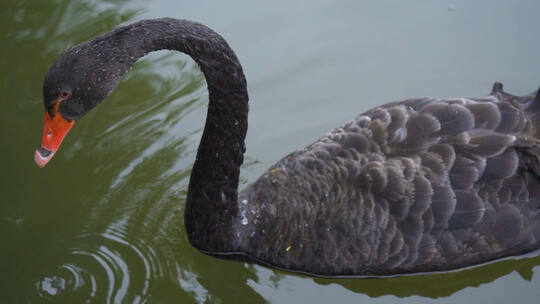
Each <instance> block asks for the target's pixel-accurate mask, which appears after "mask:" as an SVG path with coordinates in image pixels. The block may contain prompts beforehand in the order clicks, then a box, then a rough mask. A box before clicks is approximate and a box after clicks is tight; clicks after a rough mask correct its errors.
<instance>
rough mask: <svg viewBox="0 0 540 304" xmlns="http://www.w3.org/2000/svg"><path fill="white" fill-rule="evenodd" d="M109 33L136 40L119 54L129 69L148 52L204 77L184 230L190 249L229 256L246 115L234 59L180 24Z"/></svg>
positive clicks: (154, 23)
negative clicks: (185, 61) (205, 98)
mask: <svg viewBox="0 0 540 304" xmlns="http://www.w3.org/2000/svg"><path fill="white" fill-rule="evenodd" d="M114 32H117V33H116V36H117V37H120V38H117V39H118V40H122V39H126V40H128V39H131V40H132V41H133V40H135V39H136V40H137V42H136V43H135V45H136V47H135V48H131V49H129V50H128V49H126V50H125V52H127V53H128V57H129V58H128V59H126V60H128V61H132V62H130V63H129V65H131V64H133V63H134V62H135V61H136V60H137V59H138V58H139V57H142V56H144V55H145V54H147V53H149V52H152V51H157V50H163V49H167V50H177V51H180V52H183V53H186V54H188V55H190V56H191V57H192V58H193V59H194V60H195V61H196V62H197V63H198V65H199V66H200V68H201V71H202V72H203V73H204V76H205V77H206V82H207V85H208V92H209V105H208V113H207V117H206V124H205V126H204V131H203V135H202V139H201V142H200V145H199V150H198V152H197V158H196V160H195V164H194V166H193V170H192V173H191V179H190V182H189V190H188V197H187V205H186V213H185V224H186V229H187V233H188V236H189V239H190V241H191V242H192V244H193V245H194V246H195V247H197V248H199V249H202V250H205V251H209V252H228V251H232V250H234V248H231V246H232V245H231V244H230V242H231V240H233V239H234V236H233V232H232V227H233V226H234V225H233V223H232V221H234V218H236V216H235V215H236V210H237V208H236V207H237V189H238V178H239V172H240V165H241V164H242V162H243V153H244V150H245V146H244V138H245V136H246V131H247V113H248V94H247V87H246V80H245V77H244V73H243V71H242V67H241V66H240V63H239V62H238V59H237V58H236V55H235V54H234V52H233V51H232V49H231V48H230V47H229V46H228V45H227V43H226V42H225V40H224V39H223V38H222V37H221V36H220V35H219V34H217V33H215V32H214V31H212V30H211V29H209V28H208V27H206V26H204V25H201V24H198V23H194V22H190V21H185V20H175V19H167V18H164V19H155V20H144V21H141V22H138V23H134V24H132V25H130V26H128V27H125V28H120V29H118V30H116V31H113V32H112V33H111V35H115V33H114ZM120 46H121V45H120Z"/></svg>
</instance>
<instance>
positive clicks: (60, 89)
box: [34, 41, 129, 167]
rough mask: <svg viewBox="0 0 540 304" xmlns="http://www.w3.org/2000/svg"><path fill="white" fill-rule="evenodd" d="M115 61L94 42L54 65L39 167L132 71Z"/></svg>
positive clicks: (45, 91) (37, 157) (46, 90)
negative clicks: (76, 125)
mask: <svg viewBox="0 0 540 304" xmlns="http://www.w3.org/2000/svg"><path fill="white" fill-rule="evenodd" d="M113 59H114V57H113V56H111V52H108V53H107V52H106V50H103V51H101V50H100V48H99V47H97V48H96V47H95V41H91V42H90V43H83V44H81V45H78V46H75V47H73V48H71V49H69V50H67V51H66V52H65V53H63V54H62V55H61V56H60V57H59V58H58V60H57V61H56V62H55V63H54V64H53V65H52V66H51V68H50V69H49V72H48V73H47V76H46V77H45V80H44V82H43V102H44V105H45V117H44V120H43V134H42V137H41V144H40V146H39V147H38V148H37V149H36V151H35V153H34V160H35V161H36V164H37V165H38V166H40V167H43V166H45V165H46V164H47V163H48V162H49V161H50V160H51V159H52V157H53V155H54V154H55V153H56V151H57V150H58V148H59V147H60V144H61V143H62V141H63V139H64V137H65V136H66V135H67V133H68V132H69V130H70V129H71V128H72V127H73V125H74V124H75V121H77V120H79V119H80V118H82V117H83V116H84V115H85V114H86V113H88V112H89V111H90V110H91V109H92V108H94V107H95V106H96V105H98V104H99V103H100V102H101V101H103V100H104V99H105V98H106V97H107V96H108V95H109V94H110V92H111V91H112V90H113V89H114V87H115V86H116V84H117V83H118V81H119V80H120V78H121V76H122V75H123V74H124V73H125V71H126V70H127V69H128V68H129V67H126V65H127V64H128V63H127V62H123V61H122V60H118V61H116V62H115V61H114V60H113Z"/></svg>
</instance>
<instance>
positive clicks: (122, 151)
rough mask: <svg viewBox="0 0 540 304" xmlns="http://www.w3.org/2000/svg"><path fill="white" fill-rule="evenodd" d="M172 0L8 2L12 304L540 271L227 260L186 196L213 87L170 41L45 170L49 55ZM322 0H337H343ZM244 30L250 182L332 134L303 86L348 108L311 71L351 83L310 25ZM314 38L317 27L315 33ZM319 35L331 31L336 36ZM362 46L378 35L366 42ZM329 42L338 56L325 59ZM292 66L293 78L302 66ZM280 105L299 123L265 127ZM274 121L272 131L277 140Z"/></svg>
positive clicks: (526, 266) (461, 285)
mask: <svg viewBox="0 0 540 304" xmlns="http://www.w3.org/2000/svg"><path fill="white" fill-rule="evenodd" d="M165 2H166V1H161V0H160V1H157V0H156V1H155V2H152V3H154V4H155V5H156V8H155V7H152V6H151V5H148V4H145V3H139V2H136V1H130V2H127V3H126V2H125V1H113V0H111V1H61V0H56V1H44V2H37V1H19V2H17V3H12V4H11V3H10V4H7V3H6V2H2V3H1V4H0V6H1V7H0V8H1V9H0V14H2V18H0V23H1V25H2V28H3V29H4V32H5V33H6V34H5V36H4V39H5V41H2V47H0V60H1V61H2V66H3V67H4V70H5V71H8V73H4V75H3V76H0V77H2V79H1V81H0V86H1V88H2V89H1V90H0V94H2V95H1V98H0V104H1V105H4V107H3V109H4V110H2V111H0V121H2V128H0V143H1V144H2V147H1V148H2V149H0V159H1V160H2V162H1V163H0V169H1V170H2V172H3V173H4V174H3V175H2V176H0V179H1V181H0V193H2V194H3V201H2V204H0V238H1V239H2V240H3V241H2V242H0V244H1V245H0V246H1V247H0V274H2V275H0V295H1V296H3V298H1V299H0V302H4V301H5V302H6V303H44V302H45V303H147V302H150V303H156V302H157V303H171V302H205V301H206V302H210V303H214V302H221V303H241V302H245V303H265V302H279V303H283V302H294V301H296V302H298V301H297V300H298V295H302V294H310V293H312V294H313V296H312V299H311V302H324V301H325V300H326V299H327V298H325V297H324V296H322V295H321V294H317V292H319V293H324V294H326V295H327V296H328V297H331V298H336V299H340V298H343V299H346V298H347V297H348V296H351V294H352V298H353V299H355V300H358V301H360V300H366V301H367V300H374V301H375V300H377V299H379V298H382V301H383V302H385V303H387V302H389V299H388V298H385V297H384V296H386V295H392V296H395V297H407V298H411V301H412V302H418V299H417V298H414V296H415V295H419V296H422V297H428V298H441V297H448V296H450V295H453V294H456V293H458V292H459V291H462V290H464V289H466V288H467V287H472V286H482V285H483V286H487V285H490V284H486V283H491V282H494V281H496V280H497V279H498V278H503V277H508V274H511V273H513V272H518V273H519V274H520V276H521V278H519V279H518V280H519V282H522V281H524V280H525V281H531V280H532V281H533V282H535V281H534V280H535V279H536V280H538V279H537V278H534V277H533V272H534V270H533V269H534V268H535V267H536V266H538V265H540V258H539V257H536V258H520V259H516V260H506V261H502V262H497V263H493V264H489V265H486V266H482V267H478V268H473V269H467V270H463V271H458V272H451V273H442V274H435V275H422V276H411V277H397V278H388V279H367V280H366V279H364V280H352V279H345V280H329V279H319V278H317V279H313V278H308V277H304V276H300V275H293V274H289V273H285V272H281V271H274V270H270V269H268V268H265V267H261V266H256V265H251V264H243V263H238V262H231V261H223V260H218V259H215V258H211V257H208V256H205V255H203V254H201V253H199V252H197V251H196V250H194V249H193V248H192V247H191V246H190V245H189V243H188V241H187V239H186V237H185V233H184V224H183V208H184V203H185V197H186V189H187V185H188V182H189V175H190V172H191V165H192V163H193V160H194V157H195V151H196V148H197V145H198V141H199V137H200V135H201V129H202V126H203V123H202V119H203V118H204V116H205V109H206V103H207V99H208V94H207V90H206V83H205V81H204V78H203V76H202V74H201V73H200V71H199V70H198V68H197V66H196V65H195V63H193V61H191V60H190V59H189V58H187V57H186V56H183V55H179V54H172V53H170V52H156V53H153V54H151V55H150V56H148V57H146V58H144V59H143V60H141V61H140V62H138V63H137V64H136V66H135V68H134V69H133V70H132V71H131V72H130V73H128V74H127V75H126V77H125V78H124V79H123V81H122V82H121V83H120V85H119V86H118V88H117V89H116V90H115V91H114V93H113V94H112V95H111V96H110V97H109V98H108V100H107V102H105V103H103V104H102V105H100V106H99V107H98V108H96V109H95V110H93V111H92V112H91V113H90V114H88V115H87V116H85V117H84V119H82V120H81V121H80V122H78V123H77V124H76V126H75V127H74V128H73V130H72V131H71V133H70V134H69V135H68V137H67V138H66V140H65V142H64V144H63V146H62V148H61V151H60V152H59V153H58V154H57V155H56V156H55V159H54V160H53V161H52V162H51V164H50V165H49V166H48V167H47V168H46V169H44V170H38V169H37V168H35V165H34V164H33V162H32V153H33V150H34V148H35V146H36V145H37V144H38V141H39V136H40V134H41V133H40V132H41V129H40V128H41V119H42V103H41V81H42V79H43V76H44V75H45V73H46V71H47V69H48V67H49V65H50V64H51V63H52V62H53V61H54V60H55V59H56V58H57V56H58V55H59V54H60V53H61V52H62V51H63V50H64V49H65V48H67V47H69V46H71V45H73V44H75V43H78V42H81V41H84V40H86V39H88V38H90V37H92V36H94V35H96V34H98V33H101V32H104V31H106V30H109V29H112V28H114V27H115V26H117V25H118V24H121V23H123V22H126V21H128V20H134V19H140V18H141V16H146V15H144V14H146V13H144V12H145V11H147V10H149V11H150V12H153V11H154V10H157V7H159V5H158V4H161V5H164V6H166V5H165ZM320 2H321V3H325V5H330V4H328V3H330V2H331V1H329V2H328V3H326V2H325V1H320ZM171 3H173V2H171ZM168 5H172V4H168ZM174 5H176V4H174ZM216 5H218V4H216ZM220 5H224V4H220ZM235 5H239V7H248V8H250V7H251V6H253V5H254V4H250V3H249V2H248V1H246V2H244V3H240V4H235ZM304 5H307V4H303V5H302V7H296V6H293V7H292V8H291V9H293V11H294V12H295V13H294V14H293V13H291V12H289V13H288V14H291V15H295V14H300V12H303V11H304V10H305V9H304ZM314 5H319V2H317V4H314ZM185 6H186V7H183V9H185V11H186V12H191V15H190V16H195V17H192V18H196V16H198V15H197V13H196V12H197V10H198V9H201V8H200V7H199V6H194V7H189V5H187V4H186V5H185ZM462 6H463V4H462V3H461V4H460V3H459V2H452V3H450V4H444V5H443V6H442V8H443V12H444V13H445V14H448V13H452V14H457V13H458V11H457V10H459V9H460V8H461V7H462ZM239 7H233V8H234V9H233V8H230V7H229V6H227V8H224V10H225V9H228V10H230V11H227V12H229V13H230V14H237V15H233V17H234V16H236V17H238V19H241V18H242V16H244V15H242V13H240V11H241V10H240V9H237V8H239ZM321 7H322V6H321ZM323 8H324V7H323ZM319 9H320V12H319V14H320V15H317V17H316V18H317V19H316V20H315V21H318V20H319V19H323V20H327V19H324V18H330V17H328V16H327V15H326V12H328V13H329V14H330V15H333V14H338V12H342V11H343V10H342V9H341V10H337V9H333V10H327V9H321V8H319ZM212 11H219V10H212ZM263 11H264V12H263ZM209 14H213V13H209ZM253 14H260V15H264V16H266V19H265V24H267V25H266V26H268V28H279V29H280V28H282V27H283V24H281V23H280V22H284V21H283V20H281V19H279V18H277V17H276V18H274V17H275V16H282V15H281V10H280V9H278V8H276V7H274V6H269V7H266V8H264V9H259V10H258V11H257V10H255V11H254V13H253ZM172 16H176V17H182V15H172ZM203 16H204V15H203ZM211 16H212V18H209V20H206V21H210V22H212V20H216V22H217V23H218V24H219V22H223V21H219V20H224V19H223V18H225V17H227V16H228V15H227V16H221V17H219V16H214V15H211ZM214 17H215V18H214ZM218 17H219V18H221V19H219V18H218ZM255 17H257V16H252V15H249V18H248V17H245V16H244V18H246V19H248V20H250V22H254V21H253V18H255ZM270 17H272V18H270ZM394 17H396V18H397V15H396V16H394ZM227 18H229V17H227ZM231 18H232V17H231ZM302 18H305V16H302V15H299V17H298V19H296V18H295V19H294V22H293V21H289V22H290V24H289V25H290V26H291V27H293V26H294V23H302V22H303V21H305V20H304V19H302ZM348 18H351V19H352V20H356V19H358V18H357V16H356V15H354V14H345V16H344V17H343V18H338V19H339V22H337V23H336V24H333V25H332V26H334V27H331V26H328V30H331V29H332V28H334V29H336V31H338V32H342V27H346V28H348V27H349V24H348V23H347V22H346V21H347V19H348ZM233 19H234V18H233ZM227 20H228V19H227ZM242 20H244V19H242ZM287 20H293V19H287ZM201 21H204V20H201ZM312 21H313V20H312ZM372 21H373V22H375V19H374V20H372ZM242 22H246V21H245V20H244V21H242ZM277 24H279V25H280V26H281V27H280V26H277ZM284 24H286V23H284ZM306 24H309V26H308V25H305V26H303V29H304V30H305V31H307V32H308V33H311V34H313V32H315V30H312V29H311V28H314V26H312V25H311V24H314V22H312V23H306ZM317 24H318V23H317ZM242 25H243V27H242V29H244V28H246V27H245V26H244V25H245V24H244V23H242ZM413 25H415V23H414V24H413ZM225 29H228V28H227V27H225ZM359 30H360V29H359ZM238 31H239V27H237V28H235V30H234V31H232V30H229V35H230V36H232V37H231V39H232V40H233V41H235V40H236V41H240V43H237V44H239V46H242V45H243V46H244V48H239V54H241V53H240V52H243V54H241V56H240V58H241V59H242V61H243V62H244V64H245V66H246V73H247V74H248V80H249V76H250V74H251V75H252V76H253V79H255V81H254V83H255V84H254V85H253V86H251V85H250V95H251V98H252V105H253V106H252V107H251V108H252V113H251V114H252V116H251V118H250V124H251V128H250V133H249V134H251V135H249V134H248V136H251V137H248V154H247V156H246V163H245V164H244V166H243V170H242V184H243V186H245V185H246V184H247V183H249V182H252V181H254V180H255V178H256V177H257V175H258V173H259V172H260V171H261V170H263V169H264V168H265V167H268V165H269V164H270V160H271V159H272V158H273V157H275V156H274V153H275V154H277V155H279V156H282V155H284V154H285V153H286V152H287V151H290V150H293V149H294V148H298V141H306V140H307V139H308V137H309V136H316V135H318V134H320V133H322V132H324V131H325V130H326V129H327V127H326V126H325V129H323V130H322V131H319V130H315V131H317V132H314V134H311V133H309V132H311V131H309V130H310V128H309V127H306V126H305V124H307V125H308V126H314V125H319V126H320V125H322V124H324V125H325V124H326V123H328V124H330V123H331V125H330V126H333V125H335V123H334V122H331V121H329V118H328V117H327V115H326V114H324V115H320V116H317V117H316V119H305V120H304V119H302V116H301V115H302V113H305V112H309V109H306V106H302V103H300V102H299V103H292V102H291V100H296V99H299V98H297V97H298V96H304V98H303V99H301V101H303V102H307V101H309V104H315V105H316V106H314V107H313V108H315V109H314V111H315V112H311V115H315V114H316V113H319V112H324V113H327V112H330V111H337V110H339V109H337V107H336V106H335V105H334V104H332V103H326V102H325V103H324V107H318V106H320V105H321V103H320V102H318V99H316V98H315V97H316V95H317V94H320V91H319V92H316V91H315V90H307V89H303V88H304V87H303V86H300V85H298V83H297V82H296V81H298V80H296V79H297V78H302V77H305V78H306V79H308V78H307V76H308V74H309V75H314V77H315V78H309V79H308V80H305V81H308V82H309V81H314V82H315V83H314V84H310V85H309V87H314V86H318V85H319V83H317V81H318V80H320V81H323V82H324V84H326V85H328V90H329V92H331V95H332V94H335V95H338V93H337V92H338V91H339V90H340V89H339V88H340V86H341V85H342V84H343V83H342V82H340V81H339V80H336V82H335V83H329V82H330V81H331V79H329V76H328V75H326V74H325V73H327V70H325V72H324V73H323V72H320V71H321V70H319V69H320V68H321V67H323V68H324V67H325V65H326V63H328V62H333V60H334V58H333V57H335V56H333V55H332V54H333V51H332V49H331V47H330V46H329V45H322V44H321V45H320V46H317V45H315V47H314V49H315V50H314V51H313V52H312V53H309V54H308V52H309V49H303V50H301V51H299V50H295V49H294V47H295V44H294V43H295V41H296V39H304V38H302V37H300V36H295V32H291V33H288V34H287V35H276V36H275V37H273V36H272V37H271V36H268V37H267V36H264V37H263V36H257V41H256V42H257V45H255V44H253V45H250V43H251V42H250V41H251V40H250V39H238V38H237V37H235V36H234V35H233V34H230V33H231V32H238ZM291 31H292V30H291ZM386 31H390V30H388V29H386ZM245 32H246V33H248V34H246V35H247V37H252V34H250V33H251V32H250V30H249V29H248V30H246V31H245ZM381 32H384V31H381ZM283 36H285V37H286V39H289V40H291V41H289V42H290V43H291V45H290V50H291V52H290V53H291V56H289V57H288V59H287V60H288V61H285V60H284V61H283V62H282V61H279V62H278V63H281V64H282V65H281V66H280V65H277V66H273V65H272V64H274V61H272V58H273V57H272V56H273V55H275V54H274V53H275V52H274V51H275V50H274V49H271V48H270V47H271V46H272V45H273V44H275V42H273V41H276V39H280V38H279V37H283ZM307 36H308V38H309V34H308V35H307ZM331 36H332V37H331V39H330V38H329V39H330V40H332V39H333V40H332V41H333V42H332V44H331V45H334V44H336V45H337V44H338V43H339V36H337V35H331ZM291 37H294V39H292V38H291ZM314 37H318V36H317V35H312V36H311V38H310V39H312V40H309V41H303V40H301V41H302V44H306V45H309V42H310V41H311V42H313V41H315V40H317V39H315V38H314ZM376 38H377V37H373V39H374V40H377V39H378V38H377V39H376ZM413 38H414V37H413ZM265 39H266V40H265ZM281 39H283V38H281ZM417 39H418V38H417ZM246 41H247V42H246ZM278 41H279V40H278ZM317 41H318V43H322V40H317ZM381 41H382V40H381V39H379V41H378V42H377V49H383V50H387V49H388V48H384V47H382V46H384V44H383V42H381ZM282 42H283V41H282ZM280 44H287V41H285V42H283V43H280ZM345 45H346V46H347V48H344V49H346V52H352V53H354V48H353V45H352V43H351V42H349V41H348V40H347V42H346V44H345ZM263 46H264V47H268V48H269V49H270V51H267V53H260V52H263V51H264V49H263ZM349 46H351V47H352V48H351V49H349V48H348V47H349ZM360 46H361V47H362V48H363V47H366V46H368V45H366V44H365V43H364V42H361V43H360ZM356 47H358V46H356ZM306 48H307V47H306ZM246 49H249V50H251V51H252V52H247V51H245V50H246ZM321 50H324V52H322V51H321ZM282 52H283V54H280V56H285V53H286V52H285V51H282ZM366 52H367V51H366ZM246 53H253V54H260V55H257V56H265V55H267V60H268V61H269V63H266V65H263V66H262V67H261V68H260V70H264V71H265V72H264V74H265V76H264V77H263V76H260V75H258V72H257V69H258V68H259V66H256V62H261V61H264V60H261V58H262V57H261V58H259V57H253V56H256V55H252V54H246ZM304 53H305V55H303V54H304ZM323 53H328V54H330V55H328V57H324V55H322V54H323ZM253 58H257V60H255V59H253ZM306 58H307V59H308V60H306ZM244 59H245V60H244ZM284 59H285V58H284ZM426 60H427V59H426ZM347 64H350V62H347ZM366 64H367V65H368V66H369V63H366ZM253 66H254V67H253ZM336 66H337V67H338V68H337V69H339V70H340V71H344V72H345V71H347V69H346V68H343V69H342V68H341V67H343V66H341V67H340V66H339V65H336ZM250 67H252V68H251V70H250ZM377 68H378V67H377ZM291 70H293V71H292V72H291ZM373 70H374V69H372V70H369V71H367V72H366V73H367V74H368V75H370V76H373V75H374V74H373V73H371V74H370V71H371V72H372V71H373ZM539 70H540V69H539ZM313 71H319V72H320V73H313ZM351 73H352V74H351ZM266 74H267V75H266ZM293 74H294V79H291V78H287V77H293V76H289V75H293ZM356 74H357V72H350V71H349V75H347V77H346V80H345V81H344V82H348V81H357V80H356V78H355V77H357V76H358V75H356ZM366 77H367V76H366ZM488 78H489V77H488ZM492 80H493V79H491V78H489V81H492ZM250 84H251V83H250ZM301 84H302V85H304V83H301ZM355 85H356V84H355ZM276 86H279V90H278V88H277V87H276ZM295 86H297V87H295ZM288 87H292V89H291V90H294V91H295V92H297V93H296V94H299V95H298V96H296V95H288V96H286V98H283V99H284V101H280V99H281V98H278V97H279V94H280V92H281V91H284V92H286V94H293V93H291V91H289V90H288V89H287V88H288ZM306 87H307V85H306ZM529 90H532V88H529ZM278 91H279V92H278ZM312 91H313V92H312ZM353 91H354V90H353ZM382 93H388V91H384V92H382ZM382 93H381V94H382ZM310 94H311V95H310ZM358 94H359V93H358ZM371 94H375V93H374V92H371ZM368 96H369V95H368ZM311 97H313V98H312V99H310V98H311ZM403 97H409V96H403ZM254 100H255V101H254ZM299 100H300V99H299ZM336 100H338V101H339V98H336ZM281 107H283V108H284V109H285V110H284V111H282V112H281V113H283V112H287V109H290V110H291V111H292V112H291V114H289V116H286V117H282V115H283V114H280V116H279V117H282V118H283V120H284V126H283V127H281V126H275V127H273V128H268V126H267V125H265V124H272V125H275V121H276V114H275V113H278V112H277V109H279V108H281ZM311 107H312V106H310V107H309V108H311ZM6 109H7V110H6ZM295 109H296V110H297V112H294V111H295ZM354 109H356V108H354ZM365 109H366V108H363V109H361V110H365ZM355 111H356V110H355ZM346 112H350V111H349V110H347V111H346ZM358 112H360V110H358ZM313 113H315V114H313ZM350 116H351V115H350V114H348V116H347V117H349V118H350ZM310 118H311V117H310ZM336 124H337V123H336ZM261 126H262V127H261ZM313 128H314V127H313ZM291 130H292V131H294V132H292V131H291ZM308 131H309V132H308ZM265 132H268V133H269V134H270V135H268V136H266V137H264V136H263V135H262V133H265ZM272 132H274V133H272ZM288 132H290V133H288ZM283 138H290V141H291V142H293V143H294V146H293V145H292V144H291V147H290V148H289V147H288V146H287V147H286V148H287V149H284V148H283V149H284V152H282V150H280V149H281V148H276V146H278V145H277V144H275V143H276V142H277V143H280V140H283ZM4 160H8V161H4ZM273 160H275V159H273ZM273 160H272V161H273ZM514 281H515V280H514ZM336 286H337V287H338V288H336ZM319 296H320V297H319ZM368 297H376V298H377V299H370V298H368ZM300 300H301V299H300ZM390 301H392V300H391V299H390Z"/></svg>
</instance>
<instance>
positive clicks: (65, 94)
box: [60, 91, 71, 99]
mask: <svg viewBox="0 0 540 304" xmlns="http://www.w3.org/2000/svg"><path fill="white" fill-rule="evenodd" d="M69 96H71V92H69V91H62V92H61V93H60V97H62V99H66V98H68V97H69Z"/></svg>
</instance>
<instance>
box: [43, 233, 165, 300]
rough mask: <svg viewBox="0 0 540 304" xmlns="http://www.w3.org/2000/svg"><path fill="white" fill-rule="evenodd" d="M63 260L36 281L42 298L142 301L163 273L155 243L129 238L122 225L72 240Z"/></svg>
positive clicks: (160, 257)
mask: <svg viewBox="0 0 540 304" xmlns="http://www.w3.org/2000/svg"><path fill="white" fill-rule="evenodd" d="M75 243H76V244H80V245H78V246H75V247H73V248H72V249H71V252H70V255H69V256H68V259H67V261H66V263H64V264H62V265H60V266H59V267H58V268H57V271H55V273H53V274H49V275H47V276H45V277H43V278H42V279H41V280H40V281H38V282H37V283H36V288H37V290H38V294H39V296H40V297H41V298H42V299H48V300H55V301H56V300H59V299H63V300H69V302H73V303H75V302H74V301H81V303H84V302H86V301H88V300H89V299H99V302H104V303H144V302H146V300H147V296H148V295H149V292H148V290H149V288H150V287H151V284H152V282H155V281H156V280H157V279H159V278H163V277H164V275H166V274H165V273H164V271H163V265H162V264H161V263H162V261H166V260H167V259H166V257H163V256H162V254H161V253H160V251H159V249H158V247H157V246H155V244H153V243H152V242H149V241H147V240H143V239H142V238H135V237H133V236H131V237H130V235H128V234H127V233H126V230H125V229H124V225H111V226H110V227H109V228H108V229H107V230H106V231H105V232H104V233H101V234H85V235H81V236H79V237H78V238H77V239H76V240H75Z"/></svg>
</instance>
